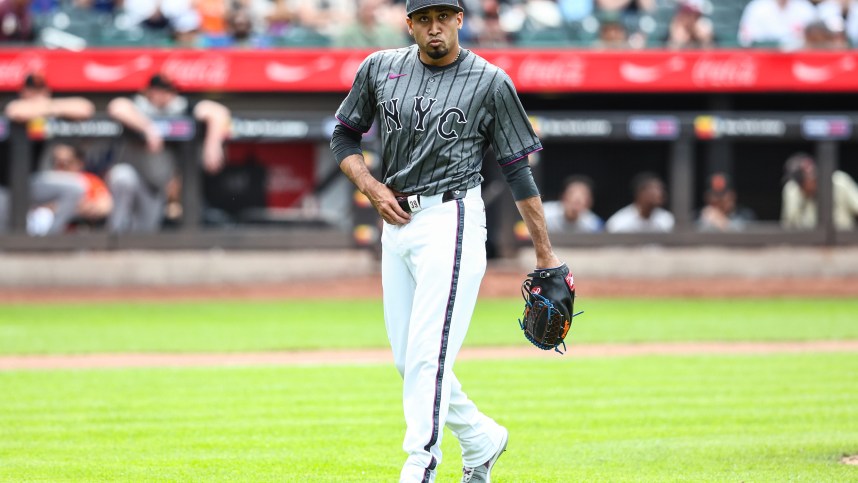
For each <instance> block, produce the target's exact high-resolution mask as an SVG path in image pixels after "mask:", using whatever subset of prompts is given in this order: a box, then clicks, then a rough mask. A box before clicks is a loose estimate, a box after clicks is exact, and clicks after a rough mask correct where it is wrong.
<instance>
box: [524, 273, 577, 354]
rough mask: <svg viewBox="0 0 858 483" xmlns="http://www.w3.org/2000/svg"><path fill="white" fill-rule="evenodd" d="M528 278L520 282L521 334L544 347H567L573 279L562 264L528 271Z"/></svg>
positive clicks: (546, 348) (544, 348)
mask: <svg viewBox="0 0 858 483" xmlns="http://www.w3.org/2000/svg"><path fill="white" fill-rule="evenodd" d="M527 276H528V277H529V278H528V279H526V280H525V281H524V283H522V284H521V295H522V297H524V314H523V315H522V318H521V320H519V321H518V323H519V325H520V326H521V330H523V331H524V336H525V337H526V338H527V340H529V341H530V342H531V343H532V344H533V345H535V346H536V347H539V348H540V349H543V350H549V349H554V350H555V351H557V352H559V353H561V354H562V353H563V351H561V350H560V348H559V347H560V346H561V345H562V346H563V350H566V343H565V342H564V340H563V339H565V338H566V334H567V333H568V332H569V327H570V325H571V324H572V318H573V317H575V316H577V315H580V314H581V313H583V312H578V313H577V314H574V313H573V312H572V307H573V304H574V302H575V281H574V280H573V278H572V274H571V273H570V272H569V267H567V266H566V264H565V263H564V264H563V265H561V266H559V267H557V268H548V269H537V270H535V271H534V272H533V273H529V274H527Z"/></svg>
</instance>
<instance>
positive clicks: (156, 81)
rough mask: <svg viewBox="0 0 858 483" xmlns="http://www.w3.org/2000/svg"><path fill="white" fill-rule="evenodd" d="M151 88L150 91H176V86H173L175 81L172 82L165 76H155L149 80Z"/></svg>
mask: <svg viewBox="0 0 858 483" xmlns="http://www.w3.org/2000/svg"><path fill="white" fill-rule="evenodd" d="M149 88H150V89H166V90H168V91H175V90H176V85H175V84H173V81H171V80H170V79H169V78H168V77H166V76H165V75H164V74H155V75H153V76H152V77H151V78H150V79H149Z"/></svg>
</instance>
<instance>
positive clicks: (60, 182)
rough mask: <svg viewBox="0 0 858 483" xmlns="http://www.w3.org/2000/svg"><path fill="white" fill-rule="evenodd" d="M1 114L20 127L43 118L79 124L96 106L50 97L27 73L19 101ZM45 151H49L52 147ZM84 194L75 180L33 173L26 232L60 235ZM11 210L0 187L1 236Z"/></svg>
mask: <svg viewBox="0 0 858 483" xmlns="http://www.w3.org/2000/svg"><path fill="white" fill-rule="evenodd" d="M4 112H5V114H6V117H7V118H9V120H10V121H12V122H19V123H29V122H31V121H34V120H37V119H45V118H61V119H66V120H69V121H82V120H85V119H89V118H91V117H92V116H93V114H94V113H95V106H94V105H93V103H92V102H90V101H89V100H88V99H85V98H83V97H53V94H52V92H51V89H50V87H49V86H48V84H47V82H46V81H45V78H44V76H43V75H42V74H40V73H30V74H28V75H27V76H26V77H25V78H24V81H23V83H22V85H21V89H20V90H19V91H18V98H17V99H15V100H12V101H11V102H9V104H7V105H6V108H5V110H4ZM44 149H45V150H50V149H51V146H50V145H48V146H46V147H45V148H44ZM84 192H85V188H84V186H83V184H82V183H81V182H80V180H79V179H78V178H77V177H75V176H67V175H65V174H62V173H56V172H37V173H34V174H33V175H32V176H31V177H30V202H29V204H28V210H29V212H30V216H28V232H29V233H31V234H33V235H48V234H51V235H53V234H59V233H62V232H63V231H64V230H65V229H66V227H67V225H68V223H69V221H71V219H72V218H73V217H74V216H75V215H76V214H77V210H78V203H79V202H80V200H81V199H82V197H83V196H84ZM11 208H12V207H11V196H10V195H9V192H8V190H7V188H5V187H2V186H0V232H4V231H6V230H8V229H9V224H10V216H9V210H10V209H11ZM34 215H35V216H34ZM37 220H38V221H37Z"/></svg>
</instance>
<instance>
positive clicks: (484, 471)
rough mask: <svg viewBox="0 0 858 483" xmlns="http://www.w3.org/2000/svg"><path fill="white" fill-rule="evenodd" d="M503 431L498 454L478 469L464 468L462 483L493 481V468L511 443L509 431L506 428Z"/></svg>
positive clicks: (487, 482)
mask: <svg viewBox="0 0 858 483" xmlns="http://www.w3.org/2000/svg"><path fill="white" fill-rule="evenodd" d="M501 429H503V438H502V439H501V444H500V447H499V448H498V450H497V452H495V454H493V455H492V457H491V458H489V460H488V461H486V462H485V463H483V464H481V465H480V466H477V467H476V468H471V467H469V466H465V467H463V468H462V483H490V482H491V481H492V479H491V475H492V467H493V466H494V465H495V463H496V462H497V460H498V458H500V457H501V455H502V454H503V452H504V451H506V443H507V441H509V431H507V429H506V428H504V427H501Z"/></svg>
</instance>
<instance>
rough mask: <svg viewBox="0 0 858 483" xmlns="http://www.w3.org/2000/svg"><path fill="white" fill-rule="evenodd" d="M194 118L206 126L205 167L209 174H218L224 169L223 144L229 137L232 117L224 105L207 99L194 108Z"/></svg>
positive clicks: (204, 144) (204, 142)
mask: <svg viewBox="0 0 858 483" xmlns="http://www.w3.org/2000/svg"><path fill="white" fill-rule="evenodd" d="M194 118H195V119H197V120H198V121H200V122H202V123H204V124H205V125H206V137H205V139H204V140H203V167H204V168H205V169H206V171H208V172H209V173H216V172H218V171H220V169H221V168H222V167H223V162H224V153H223V143H224V141H226V138H227V137H229V129H230V123H231V122H232V116H231V115H230V112H229V109H227V107H226V106H224V105H223V104H220V103H218V102H215V101H210V100H208V99H206V100H202V101H200V102H198V103H197V105H196V106H194Z"/></svg>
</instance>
